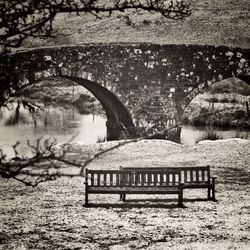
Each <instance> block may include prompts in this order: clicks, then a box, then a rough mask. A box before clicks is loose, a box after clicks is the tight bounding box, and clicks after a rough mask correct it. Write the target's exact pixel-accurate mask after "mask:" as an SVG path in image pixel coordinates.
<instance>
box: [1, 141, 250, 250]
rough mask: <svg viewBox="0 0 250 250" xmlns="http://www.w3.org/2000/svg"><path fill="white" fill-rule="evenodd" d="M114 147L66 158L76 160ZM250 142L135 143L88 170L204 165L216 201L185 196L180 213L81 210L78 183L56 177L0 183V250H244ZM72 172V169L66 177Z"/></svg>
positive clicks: (170, 205)
mask: <svg viewBox="0 0 250 250" xmlns="http://www.w3.org/2000/svg"><path fill="white" fill-rule="evenodd" d="M114 143H117V142H113V143H111V142H110V143H102V144H96V145H89V146H83V145H80V144H77V143H75V144H73V145H72V147H71V148H70V149H69V151H70V152H71V153H72V154H74V157H75V155H77V156H78V157H83V158H84V155H85V154H89V155H91V154H93V153H94V152H98V151H100V150H102V149H105V148H109V147H110V146H111V145H113V144H114ZM249 155H250V142H249V141H248V140H242V139H230V140H218V141H215V142H212V141H203V142H200V143H199V144H197V145H195V146H183V145H179V144H175V143H172V142H168V141H161V140H150V141H149V140H142V141H139V142H136V143H128V144H126V145H124V146H121V147H120V148H118V149H116V150H113V151H110V152H108V153H106V154H104V155H102V156H101V157H99V158H98V159H96V160H95V161H93V162H92V163H91V164H90V165H89V166H88V168H95V169H102V168H103V169H118V168H119V166H121V165H122V166H145V167H147V166H173V165H174V166H192V165H206V164H211V165H212V175H213V176H217V178H218V181H217V185H216V189H217V193H216V195H217V199H218V202H211V201H206V200H205V199H204V198H206V192H205V190H203V191H194V190H192V191H185V193H184V198H185V200H184V204H185V208H177V207H176V204H177V199H176V197H174V196H173V197H172V196H156V195H151V196H144V195H139V196H138V195H137V196H136V195H130V196H128V201H127V202H126V203H125V204H124V203H122V202H120V201H119V197H118V196H117V195H90V203H91V204H92V206H91V207H89V208H85V207H84V206H83V204H84V184H83V182H84V179H83V178H80V177H77V178H72V179H67V178H61V179H59V180H56V181H53V182H48V183H43V184H41V185H39V186H38V187H36V188H34V189H33V188H30V187H26V186H23V185H21V184H20V183H17V182H15V181H12V180H8V181H7V180H4V179H1V181H0V190H1V193H0V210H1V214H0V232H1V233H0V249H4V250H7V249H34V250H40V249H62V250H63V249H65V250H66V249H72V250H73V249H86V250H89V249H95V250H96V249H110V250H124V249H151V250H156V249H249V248H250V235H249V230H250V223H249V213H250V205H249V200H250V194H249V187H250V184H249V183H250V182H249V180H250V166H249V160H250V159H249ZM72 171H73V170H72Z"/></svg>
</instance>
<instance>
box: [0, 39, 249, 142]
mask: <svg viewBox="0 0 250 250" xmlns="http://www.w3.org/2000/svg"><path fill="white" fill-rule="evenodd" d="M1 60H2V62H1V64H2V65H3V64H5V65H8V66H6V67H7V68H8V69H9V71H10V72H11V73H10V74H9V76H8V77H7V78H6V79H5V81H7V82H5V83H4V84H6V86H7V85H8V84H11V86H12V87H11V88H7V87H6V89H4V90H3V91H2V93H1V96H0V101H1V102H2V103H3V102H4V100H6V99H7V98H8V97H9V96H10V95H11V94H12V93H14V92H16V91H18V90H19V89H20V88H23V87H24V86H26V85H30V84H33V83H35V82H37V81H39V80H42V79H45V78H53V77H64V78H67V79H69V80H72V81H74V82H76V83H78V84H80V85H82V86H84V87H85V88H86V89H88V90H89V91H91V92H92V93H93V94H94V96H96V98H97V99H98V100H99V101H100V103H101V105H102V106H103V108H104V110H105V112H106V115H107V120H108V122H107V132H108V139H109V140H112V139H121V138H131V137H135V136H138V131H143V130H144V129H146V130H147V131H148V132H149V133H156V135H158V137H161V138H166V137H169V136H170V134H169V133H168V131H169V130H168V128H170V127H174V126H175V125H176V124H178V122H179V121H180V118H181V115H182V113H183V111H184V109H185V107H186V106H187V105H188V104H189V102H190V101H191V100H192V99H193V98H194V97H195V96H196V95H197V94H198V93H200V92H202V91H203V90H204V89H205V88H206V87H208V86H209V85H211V84H213V83H214V82H217V81H220V80H222V79H225V78H229V77H232V76H236V77H238V78H240V79H242V80H245V81H246V82H247V83H249V76H250V67H249V60H250V49H241V48H233V47H224V46H219V47H215V46H198V45H158V44H146V43H145V44H86V45H81V46H80V45H79V46H62V47H48V48H38V49H30V50H27V51H19V52H15V53H12V54H9V55H8V56H6V57H5V58H1ZM164 131H165V132H164Z"/></svg>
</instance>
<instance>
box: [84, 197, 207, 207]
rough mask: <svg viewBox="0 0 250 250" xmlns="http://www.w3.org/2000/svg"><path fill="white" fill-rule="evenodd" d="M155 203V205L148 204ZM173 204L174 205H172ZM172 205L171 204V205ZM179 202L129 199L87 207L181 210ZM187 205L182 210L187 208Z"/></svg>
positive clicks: (191, 199) (195, 200) (194, 200)
mask: <svg viewBox="0 0 250 250" xmlns="http://www.w3.org/2000/svg"><path fill="white" fill-rule="evenodd" d="M202 201H204V202H210V201H211V200H208V199H207V198H188V199H183V202H184V203H185V202H202ZM147 202H153V203H147ZM171 202H173V203H171ZM169 203H170V204H169ZM177 203H178V200H176V199H143V200H142V199H127V200H126V202H122V203H121V202H118V203H108V204H107V203H95V204H93V203H91V204H88V206H87V207H92V208H98V207H99V208H165V209H173V208H179V207H178V205H177ZM186 207H187V206H185V204H184V205H183V207H182V208H186Z"/></svg>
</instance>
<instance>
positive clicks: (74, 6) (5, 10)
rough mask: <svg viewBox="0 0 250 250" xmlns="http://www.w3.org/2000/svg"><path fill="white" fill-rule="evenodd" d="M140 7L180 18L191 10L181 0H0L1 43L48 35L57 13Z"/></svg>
mask: <svg viewBox="0 0 250 250" xmlns="http://www.w3.org/2000/svg"><path fill="white" fill-rule="evenodd" d="M127 10H136V11H138V10H143V11H148V12H155V13H159V14H161V15H162V16H164V17H165V18H168V19H173V20H179V19H183V18H185V17H188V16H189V15H190V14H191V11H190V5H189V4H188V3H186V1H183V0H110V1H105V4H104V3H103V1H102V0H40V1H38V0H12V1H9V0H3V1H1V2H0V16H1V19H0V31H1V32H0V41H1V43H0V45H2V46H7V47H15V48H17V47H20V46H21V44H22V42H23V41H24V40H25V39H26V38H27V37H34V38H35V37H51V36H52V35H53V21H54V19H55V16H56V15H57V14H59V13H76V14H80V13H84V14H91V15H93V16H95V17H96V18H101V17H102V16H103V14H105V13H106V14H107V16H111V15H112V13H113V12H124V11H127Z"/></svg>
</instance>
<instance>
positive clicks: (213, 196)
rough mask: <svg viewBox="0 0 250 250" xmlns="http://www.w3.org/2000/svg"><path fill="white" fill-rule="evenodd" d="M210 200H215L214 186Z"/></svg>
mask: <svg viewBox="0 0 250 250" xmlns="http://www.w3.org/2000/svg"><path fill="white" fill-rule="evenodd" d="M212 200H213V201H216V199H215V187H214V186H213V188H212Z"/></svg>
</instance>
